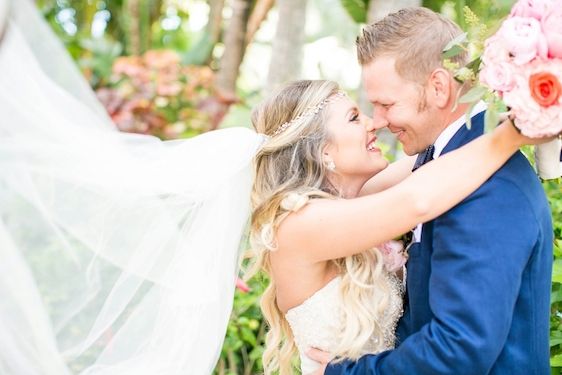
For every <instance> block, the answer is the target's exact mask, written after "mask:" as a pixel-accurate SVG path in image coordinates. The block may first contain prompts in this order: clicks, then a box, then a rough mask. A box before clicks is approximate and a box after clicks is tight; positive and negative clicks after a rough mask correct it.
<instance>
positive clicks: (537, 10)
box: [510, 0, 552, 21]
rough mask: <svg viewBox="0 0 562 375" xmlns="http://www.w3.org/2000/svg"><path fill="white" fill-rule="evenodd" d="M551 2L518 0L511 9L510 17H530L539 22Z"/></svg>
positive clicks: (548, 0) (544, 0) (547, 0)
mask: <svg viewBox="0 0 562 375" xmlns="http://www.w3.org/2000/svg"><path fill="white" fill-rule="evenodd" d="M550 3H552V0H519V1H518V2H517V3H516V4H515V5H514V6H513V8H511V14H510V16H511V17H531V18H535V19H537V20H539V21H540V20H541V18H542V16H543V15H544V14H545V12H546V9H547V8H548V6H549V5H550Z"/></svg>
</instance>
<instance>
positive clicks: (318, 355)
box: [306, 348, 332, 375]
mask: <svg viewBox="0 0 562 375" xmlns="http://www.w3.org/2000/svg"><path fill="white" fill-rule="evenodd" d="M306 356H307V357H308V358H310V359H312V360H313V361H316V362H318V363H320V367H319V368H318V370H316V371H315V372H313V373H312V374H311V375H324V371H325V370H326V366H327V365H328V362H330V361H331V360H332V355H331V354H330V353H328V352H323V351H322V350H320V349H316V348H310V349H308V351H307V352H306Z"/></svg>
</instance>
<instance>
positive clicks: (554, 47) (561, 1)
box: [541, 0, 562, 58]
mask: <svg viewBox="0 0 562 375" xmlns="http://www.w3.org/2000/svg"><path fill="white" fill-rule="evenodd" d="M541 25H542V30H543V33H544V35H545V37H546V42H547V45H548V55H549V56H550V57H557V58H562V0H557V1H555V2H553V3H552V4H551V6H550V7H549V8H548V10H547V11H546V13H545V15H544V17H543V19H542V22H541Z"/></svg>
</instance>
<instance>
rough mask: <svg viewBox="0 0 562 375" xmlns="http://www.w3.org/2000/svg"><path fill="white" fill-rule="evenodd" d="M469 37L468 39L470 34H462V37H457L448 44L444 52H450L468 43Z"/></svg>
mask: <svg viewBox="0 0 562 375" xmlns="http://www.w3.org/2000/svg"><path fill="white" fill-rule="evenodd" d="M467 37H468V33H462V34H461V35H459V36H457V37H456V38H455V39H453V40H451V41H450V42H449V43H447V45H446V46H445V48H443V52H446V51H448V50H450V49H451V48H453V47H455V46H458V45H459V44H462V43H464V42H466V40H467Z"/></svg>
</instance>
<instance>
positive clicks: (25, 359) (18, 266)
mask: <svg viewBox="0 0 562 375" xmlns="http://www.w3.org/2000/svg"><path fill="white" fill-rule="evenodd" d="M8 2H9V0H0V30H4V31H3V33H2V32H1V31H0V35H2V39H1V42H0V114H1V115H2V120H1V121H0V259H1V262H0V373H1V374H18V375H27V374H53V375H62V374H78V373H80V374H88V375H90V374H92V375H93V374H95V375H101V374H119V375H126V374H131V375H132V374H135V375H139V374H141V375H142V374H151V375H156V374H208V373H211V372H212V369H213V367H214V365H215V363H216V361H217V359H218V356H219V353H220V349H221V345H222V342H223V339H224V335H225V331H226V325H227V323H228V318H229V315H230V310H231V308H232V297H233V293H234V282H235V277H236V272H237V265H238V262H239V248H240V243H242V242H243V236H244V233H245V228H246V226H247V220H248V216H249V209H250V202H249V199H250V189H251V183H252V161H253V156H254V155H255V152H256V150H257V149H258V148H259V147H260V145H261V143H262V142H263V137H262V136H260V135H259V134H256V133H255V132H253V131H251V130H249V129H246V128H233V129H227V130H219V131H215V132H210V133H207V134H204V135H202V136H199V137H195V138H193V139H190V140H184V141H170V142H162V141H160V140H158V139H156V138H153V137H150V136H141V135H133V134H123V133H120V132H118V131H117V130H116V129H115V128H114V126H113V124H112V123H111V121H110V120H109V119H108V118H107V116H106V115H105V112H104V110H103V108H102V107H101V106H100V104H99V103H98V102H97V100H96V98H95V96H94V95H93V93H92V92H91V90H90V88H89V86H88V84H87V83H86V82H85V81H84V80H83V78H82V76H81V75H80V72H79V71H78V70H77V69H76V67H75V65H74V63H73V62H72V61H71V60H70V58H69V57H68V55H67V54H66V52H65V50H64V48H63V46H62V45H61V44H60V43H59V42H58V40H57V38H56V37H55V36H54V35H53V34H52V33H51V31H50V30H49V28H48V26H47V25H46V24H45V23H44V22H43V21H42V19H41V17H40V15H39V14H38V12H37V11H36V10H35V9H34V5H33V4H32V3H31V2H30V1H29V0H17V1H12V2H11V9H10V11H9V13H7V14H8V17H7V22H3V21H2V14H3V13H2V12H3V10H4V9H7V8H6V7H5V6H6V4H8Z"/></svg>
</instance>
